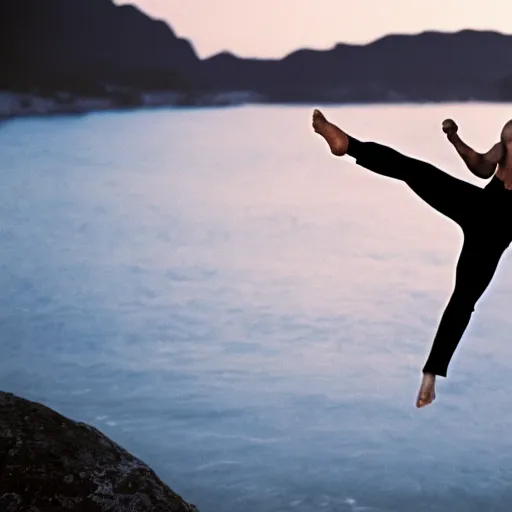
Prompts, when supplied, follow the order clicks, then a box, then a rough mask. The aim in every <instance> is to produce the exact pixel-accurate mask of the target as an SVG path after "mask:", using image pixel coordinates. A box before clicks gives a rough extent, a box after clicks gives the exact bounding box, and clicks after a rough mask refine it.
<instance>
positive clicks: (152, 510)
mask: <svg viewBox="0 0 512 512" xmlns="http://www.w3.org/2000/svg"><path fill="white" fill-rule="evenodd" d="M0 510H1V511H2V512H26V511H31V512H52V511H54V512H57V511H65V510H76V511H84V512H100V511H102V512H103V511H109V512H114V511H115V512H124V511H126V512H145V511H147V512H164V511H165V512H196V511H197V509H196V508H195V507H194V506H193V505H189V504H188V503H186V502H185V501H184V500H183V499H182V498H181V497H180V496H178V495H177V494H176V493H175V492H173V491H172V490H171V489H170V488H169V487H167V486H166V485H165V484H164V483H163V482H162V481H161V480H160V479H159V478H158V477H157V476H156V474H155V473H154V472H153V471H152V470H151V469H150V468H149V467H148V466H146V464H144V463H143V462H142V461H140V460H139V459H137V458H136V457H134V456H132V455H130V454H129V453H128V452H127V451H126V450H124V449H123V448H121V447H120V446H118V445H117V444H116V443H114V442H113V441H111V440H110V439H108V438H107V437H105V436H104V435H103V434H102V433H101V432H99V431H98V430H96V429H95V428H93V427H91V426H89V425H86V424H84V423H76V422H74V421H71V420H70V419H67V418H65V417H63V416H61V415H60V414H58V413H56V412H55V411H53V410H51V409H49V408H47V407H45V406H43V405H40V404H38V403H34V402H30V401H27V400H24V399H22V398H18V397H16V396H14V395H12V394H7V393H2V392H0Z"/></svg>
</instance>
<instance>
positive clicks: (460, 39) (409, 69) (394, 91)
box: [0, 0, 512, 104]
mask: <svg viewBox="0 0 512 512" xmlns="http://www.w3.org/2000/svg"><path fill="white" fill-rule="evenodd" d="M212 5H213V4H212ZM0 40H1V44H0V71H1V72H0V89H10V90H14V91H33V90H34V89H37V91H38V92H39V93H44V92H45V91H46V92H49V93H50V94H52V92H55V91H57V90H58V91H70V92H72V93H74V94H81V93H86V94H89V93H94V94H98V93H99V94H101V93H102V91H103V92H104V91H105V90H107V89H109V88H110V89H109V90H112V88H114V89H115V88H117V89H118V90H119V89H120V88H121V89H122V88H125V89H128V90H130V91H135V93H137V91H141V90H152V91H154V90H167V91H169V90H172V91H186V92H187V93H188V92H205V91H207V92H208V93H209V94H215V93H216V92H231V91H250V92H254V93H256V94H253V95H248V96H247V97H248V98H257V101H270V102H284V103H287V102H309V103H320V102H387V101H465V100H489V101H499V100H505V101H510V100H512V36H509V35H503V34H499V33H496V32H479V31H472V30H464V31H461V32H458V33H453V34H446V33H438V32H425V33H422V34H418V35H407V36H406V35H391V36H387V37H384V38H382V39H379V40H377V41H375V42H373V43H371V44H367V45H348V44H338V45H336V46H335V47H334V48H332V49H331V50H326V51H313V50H307V49H303V50H298V51H296V52H293V53H292V54H290V55H288V56H286V57H285V58H283V59H281V60H256V59H242V58H238V57H236V56H234V55H231V54H228V53H222V54H219V55H216V56H214V57H211V58H209V59H206V60H204V61H201V60H199V59H198V57H197V55H196V53H195V52H194V49H193V47H192V45H191V44H190V43H189V42H188V41H186V40H183V39H179V38H178V37H176V35H175V34H174V32H173V30H172V29H171V28H170V27H169V26H168V25H166V24H165V23H163V22H161V21H156V20H153V19H151V18H149V17H148V16H146V15H145V14H143V13H142V12H140V11H139V10H138V9H137V8H135V7H133V6H116V5H115V4H114V3H113V2H112V0H0ZM137 101H138V100H134V104H136V103H137Z"/></svg>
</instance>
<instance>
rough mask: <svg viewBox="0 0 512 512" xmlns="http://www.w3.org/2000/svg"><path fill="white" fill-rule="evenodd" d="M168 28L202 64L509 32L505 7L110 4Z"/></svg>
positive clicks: (375, 0)
mask: <svg viewBox="0 0 512 512" xmlns="http://www.w3.org/2000/svg"><path fill="white" fill-rule="evenodd" d="M115 1H116V3H119V4H120V3H133V4H136V5H138V6H139V8H140V9H142V10H143V11H144V12H146V13H148V14H149V15H151V16H153V17H156V18H159V19H163V20H165V21H167V22H168V23H169V24H170V25H171V26H172V28H173V29H174V31H175V32H176V34H177V35H178V36H180V37H185V38H187V39H189V40H191V42H192V43H193V44H194V47H195V49H196V52H197V53H198V55H199V56H200V57H203V58H204V57H207V56H210V55H212V54H215V53H218V52H220V51H224V50H228V51H230V52H232V53H235V54H236V55H239V56H241V57H270V58H280V57H283V56H284V55H286V54H288V53H290V52H292V51H293V50H296V49H298V48H318V49H325V48H330V47H332V46H333V45H334V44H335V43H338V42H347V43H366V42H369V41H371V40H374V39H376V38H378V37H380V36H382V35H385V34H389V33H417V32H422V31H424V30H441V31H449V32H451V31H456V30H460V29H463V28H474V29H486V30H497V31H500V32H504V33H511V32H512V25H511V24H510V13H511V12H512V11H511V9H512V8H511V7H510V5H511V4H510V0H257V1H256V0H133V1H131V2H130V1H126V0H115Z"/></svg>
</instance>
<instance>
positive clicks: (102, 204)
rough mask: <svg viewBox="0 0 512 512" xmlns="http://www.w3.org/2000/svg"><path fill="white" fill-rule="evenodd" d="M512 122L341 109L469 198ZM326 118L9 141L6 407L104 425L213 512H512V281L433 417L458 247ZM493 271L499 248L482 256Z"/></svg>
mask: <svg viewBox="0 0 512 512" xmlns="http://www.w3.org/2000/svg"><path fill="white" fill-rule="evenodd" d="M511 110H512V109H511V108H510V107H509V106H506V105H505V106H503V105H501V106H485V105H473V106H459V105H443V106H436V107H419V106H414V107H398V108H397V107H378V108H375V107H351V108H332V107H329V108H326V109H325V112H326V114H328V115H330V116H331V117H332V118H333V119H335V120H337V121H339V122H340V123H342V125H343V126H345V127H346V128H347V129H349V130H350V131H351V132H352V133H353V134H354V135H356V136H359V137H360V138H363V139H374V140H377V141H381V142H384V143H388V144H391V145H393V146H395V147H397V148H400V149H402V150H403V151H404V152H407V153H410V154H412V155H416V156H418V157H421V158H425V159H427V160H429V161H432V162H435V163H436V164H438V165H440V166H443V168H445V169H446V170H447V171H449V172H450V173H452V174H454V175H456V176H459V177H461V178H463V179H467V180H468V181H471V182H473V183H478V184H479V185H481V186H482V185H484V184H485V183H484V182H481V183H479V182H478V180H476V178H475V179H473V178H472V176H471V175H470V173H469V172H468V171H466V170H465V169H464V168H463V166H462V164H461V162H459V160H458V158H457V156H456V155H455V152H454V150H453V149H452V148H451V147H450V146H449V144H448V143H447V142H446V141H445V140H444V138H443V135H442V133H441V131H440V123H441V121H442V120H443V119H444V118H445V117H453V118H454V119H456V120H457V121H458V122H459V125H460V126H461V132H462V133H463V135H464V136H465V137H466V138H467V139H468V141H469V142H471V143H473V144H475V146H476V147H477V149H480V150H486V149H488V148H489V147H490V146H491V144H492V143H493V142H495V140H497V138H498V135H499V131H500V128H501V126H502V124H503V123H504V121H506V120H507V119H508V118H510V117H512V116H511ZM310 111H311V109H310V108H277V107H248V108H240V109H228V110H191V111H186V110H179V111H173V110H160V111H152V112H151V111H140V112H131V113H117V114H97V115H96V114H95V115H89V116H86V117H67V118H51V119H32V120H19V121H13V122H9V123H5V124H3V125H1V126H0V154H1V162H2V163H1V168H0V172H1V187H0V209H1V215H0V237H1V238H0V240H1V251H0V264H1V267H2V273H1V274H0V289H1V290H2V294H1V297H0V350H1V355H2V358H1V360H0V389H2V390H4V391H11V392H14V393H17V394H20V395H22V396H25V397H27V398H30V399H34V400H38V401H42V402H44V403H45V404H47V405H49V406H51V407H53V408H55V409H57V410H58V411H60V412H61V413H63V414H65V415H68V416H71V417H72V418H74V419H77V420H82V421H86V422H89V423H92V424H94V425H95V426H97V427H98V428H100V429H101V430H102V431H103V432H105V433H106V434H107V435H109V436H110V437H112V438H113V439H114V440H116V441H117V442H119V443H121V444H122V445H124V446H125V447H126V448H128V449H129V450H130V451H132V452H133V453H135V454H136V455H138V456H139V457H141V458H142V459H143V460H145V461H146V462H147V463H148V464H150V465H151V466H152V467H153V468H154V469H155V471H156V472H157V473H158V474H159V475H160V476H161V477H162V478H163V479H164V480H165V481H166V482H168V483H169V484H170V485H171V487H172V488H173V489H175V490H176V491H177V492H179V493H181V494H182V495H183V496H184V497H185V498H186V499H187V500H189V501H191V502H193V503H196V504H197V505H198V506H199V507H200V509H201V512H235V511H236V512H239V511H242V510H243V511H244V512H256V511H258V512H262V511H263V512H278V511H297V512H310V511H312V510H324V511H327V512H330V511H332V512H344V511H347V512H349V511H350V512H351V511H363V510H364V511H382V512H384V511H385V512H391V511H396V512H402V511H404V512H409V511H419V512H423V511H436V512H439V511H441V512H444V511H446V512H448V511H449V512H455V511H465V512H468V511H481V510H484V511H487V510H492V511H505V510H507V511H508V510H510V506H511V504H512V487H511V483H512V450H511V448H512V438H511V432H512V414H511V413H510V396H511V393H512V382H511V378H510V375H511V372H512V343H510V341H511V340H510V332H511V331H510V329H511V327H512V325H511V324H512V316H511V313H510V308H511V307H512V301H511V295H512V262H511V261H510V257H509V255H508V254H506V255H505V257H504V259H503V260H502V264H501V266H500V267H499V270H498V273H497V276H496V278H495V281H494V282H493V284H492V286H491V288H490V289H489V291H488V292H487V293H486V294H485V295H484V297H483V298H482V300H481V302H480V305H479V308H478V309H477V312H476V314H475V317H474V321H473V323H472V325H471V328H470V329H469V331H468V332H467V335H466V337H465V338H464V341H463V343H462V345H461V347H460V350H459V351H458V352H457V353H456V356H455V358H454V360H453V363H452V366H451V368H450V375H449V378H448V379H445V380H441V381H440V382H439V386H438V388H439V389H438V400H437V401H436V403H435V404H434V405H433V406H431V407H428V408H426V409H423V410H420V411H418V410H416V409H415V408H414V400H415V396H416V390H417V385H418V383H419V378H420V370H421V367H422V365H423V363H424V360H425V357H426V355H427V353H428V350H429V348H430V341H431V339H432V336H433V334H434V332H435V328H436V323H437V321H438V320H439V317H440V314H441V311H442V309H443V307H444V305H445V303H446V301H447V299H448V296H449V293H450V291H451V287H452V269H453V266H454V263H455V260H456V257H457V255H458V251H459V247H460V243H461V235H460V232H459V230H458V228H457V227H456V226H455V225H454V224H451V222H450V221H448V220H446V219H444V218H443V217H441V216H440V215H439V214H437V213H435V212H432V211H431V210H429V208H428V206H426V205H425V204H423V203H421V202H420V201H419V200H417V199H416V198H415V197H414V196H413V195H412V193H411V192H409V191H408V189H407V188H406V187H405V185H402V184H400V183H397V182H393V181H392V180H389V179H386V178H382V177H378V176H375V175H372V174H371V173H369V172H368V171H366V170H364V169H361V168H358V167H356V166H355V165H354V164H353V163H352V162H351V160H350V159H347V160H344V159H336V158H334V157H331V156H330V154H329V153H328V152H327V150H326V147H325V146H324V144H323V142H322V141H321V140H320V139H319V138H318V137H317V136H315V135H314V134H312V133H311V130H310ZM483 249H484V248H483Z"/></svg>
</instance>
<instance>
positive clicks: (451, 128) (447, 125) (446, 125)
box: [443, 119, 459, 138]
mask: <svg viewBox="0 0 512 512" xmlns="http://www.w3.org/2000/svg"><path fill="white" fill-rule="evenodd" d="M458 129H459V127H458V126H457V123H456V122H455V121H454V120H453V119H445V120H444V121H443V132H444V133H446V135H448V138H450V137H453V136H454V135H455V134H456V133H457V131H458Z"/></svg>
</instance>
